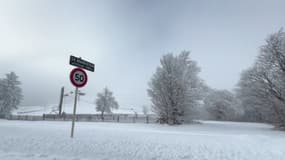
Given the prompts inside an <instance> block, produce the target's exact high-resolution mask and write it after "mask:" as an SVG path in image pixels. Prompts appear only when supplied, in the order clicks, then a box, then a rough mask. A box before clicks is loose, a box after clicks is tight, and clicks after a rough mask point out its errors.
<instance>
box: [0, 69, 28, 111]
mask: <svg viewBox="0 0 285 160" xmlns="http://www.w3.org/2000/svg"><path fill="white" fill-rule="evenodd" d="M20 84H21V83H20V81H19V80H18V76H17V75H16V74H15V73H14V72H11V73H8V74H6V77H5V78H3V79H0V117H5V116H7V115H8V114H10V113H11V111H12V110H13V109H15V108H17V105H19V104H20V102H21V99H22V97H23V96H22V90H21V87H20Z"/></svg>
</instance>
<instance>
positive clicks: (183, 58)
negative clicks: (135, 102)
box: [148, 51, 201, 124]
mask: <svg viewBox="0 0 285 160" xmlns="http://www.w3.org/2000/svg"><path fill="white" fill-rule="evenodd" d="M189 55H190V52H187V51H183V52H181V54H179V55H177V56H175V55H173V54H167V55H164V56H163V57H162V58H161V60H160V63H161V65H160V66H159V67H158V68H157V70H156V73H155V74H154V75H153V77H152V79H151V81H150V82H149V89H148V95H149V96H150V97H151V101H152V110H153V111H154V113H156V114H157V115H158V117H159V119H158V120H159V122H160V123H168V124H180V123H182V122H183V121H185V120H186V118H189V115H191V114H190V113H191V110H192V109H193V107H195V105H196V104H197V101H198V100H199V99H200V98H201V94H200V89H201V88H200V85H201V80H200V78H199V77H198V73H199V72H200V68H199V67H198V66H197V63H196V62H195V61H193V60H192V59H190V56H189ZM190 118H191V117H190Z"/></svg>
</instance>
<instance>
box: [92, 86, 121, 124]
mask: <svg viewBox="0 0 285 160" xmlns="http://www.w3.org/2000/svg"><path fill="white" fill-rule="evenodd" d="M118 108H119V104H118V102H117V101H116V99H115V97H114V96H113V93H112V92H111V91H110V90H109V89H108V88H107V87H105V88H104V90H103V91H102V92H101V93H98V94H97V99H96V111H99V112H101V118H102V119H103V118H104V113H105V112H106V113H112V109H118Z"/></svg>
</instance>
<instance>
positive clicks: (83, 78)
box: [69, 68, 88, 88]
mask: <svg viewBox="0 0 285 160" xmlns="http://www.w3.org/2000/svg"><path fill="white" fill-rule="evenodd" d="M69 78H70V81H71V83H72V84H73V85H74V86H75V87H78V88H80V87H84V86H85V85H86V83H87V79H88V78H87V74H86V72H85V71H84V70H83V69H81V68H74V69H73V70H72V71H71V72H70V76H69Z"/></svg>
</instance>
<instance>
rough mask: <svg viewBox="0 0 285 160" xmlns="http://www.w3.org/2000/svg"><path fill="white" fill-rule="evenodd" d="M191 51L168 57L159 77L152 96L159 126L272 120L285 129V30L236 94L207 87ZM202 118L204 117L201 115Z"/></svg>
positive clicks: (269, 42)
mask: <svg viewBox="0 0 285 160" xmlns="http://www.w3.org/2000/svg"><path fill="white" fill-rule="evenodd" d="M189 55H190V54H189V52H186V51H184V52H182V53H181V54H179V55H177V56H175V55H173V54H167V55H165V56H163V57H162V58H161V60H160V63H161V64H160V66H159V67H158V68H157V70H156V73H155V74H154V75H153V77H152V79H151V81H150V83H149V89H148V94H149V96H150V97H151V102H152V111H153V112H154V113H156V114H157V115H158V117H159V119H158V120H159V122H161V123H168V124H180V123H182V122H183V121H188V120H191V119H193V118H194V117H195V118H204V119H206V118H207V119H214V120H240V121H262V122H271V123H274V124H276V125H278V126H281V127H285V32H284V31H283V30H282V29H281V30H280V31H278V32H277V33H274V34H272V35H270V36H269V37H268V38H267V40H266V44H265V45H263V46H262V47H261V48H260V54H259V55H258V57H257V59H256V62H255V63H254V65H253V66H252V67H250V68H249V69H247V70H245V71H244V72H243V73H242V74H241V78H240V81H239V83H238V85H237V88H236V90H235V91H234V92H230V91H227V90H215V89H211V88H209V87H207V86H206V85H205V84H204V83H203V81H202V80H201V79H200V78H199V76H198V73H199V71H200V68H199V67H198V66H197V63H196V62H195V61H193V60H192V59H190V57H189ZM197 115H199V116H198V117H197Z"/></svg>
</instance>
